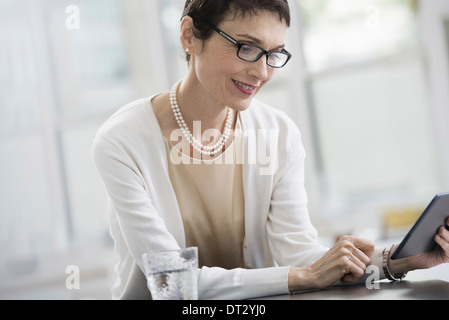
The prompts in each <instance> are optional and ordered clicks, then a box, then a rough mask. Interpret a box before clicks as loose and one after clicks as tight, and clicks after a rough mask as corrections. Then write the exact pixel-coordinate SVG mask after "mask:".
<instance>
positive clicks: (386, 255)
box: [383, 245, 410, 281]
mask: <svg viewBox="0 0 449 320" xmlns="http://www.w3.org/2000/svg"><path fill="white" fill-rule="evenodd" d="M397 247H398V246H397V245H395V246H393V247H392V248H391V249H390V250H388V249H385V250H384V252H383V269H384V272H385V276H386V277H387V278H388V279H389V280H392V281H397V280H402V279H403V278H405V276H406V275H407V272H409V271H410V268H409V265H408V259H407V258H403V259H396V260H392V259H391V258H390V257H391V255H392V254H393V252H394V251H395V250H396V249H397Z"/></svg>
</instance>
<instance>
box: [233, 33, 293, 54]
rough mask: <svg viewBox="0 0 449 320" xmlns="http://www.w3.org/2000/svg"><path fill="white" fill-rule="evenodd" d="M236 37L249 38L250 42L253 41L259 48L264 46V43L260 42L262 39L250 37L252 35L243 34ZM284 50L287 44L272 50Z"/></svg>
mask: <svg viewBox="0 0 449 320" xmlns="http://www.w3.org/2000/svg"><path fill="white" fill-rule="evenodd" d="M236 36H238V37H245V38H248V39H249V40H251V41H253V42H254V43H255V44H257V45H258V46H261V45H262V44H263V43H262V40H260V39H258V38H256V37H254V36H252V35H250V34H248V33H241V34H237V35H236ZM284 48H285V44H281V45H279V46H277V47H276V48H273V49H272V50H276V49H284Z"/></svg>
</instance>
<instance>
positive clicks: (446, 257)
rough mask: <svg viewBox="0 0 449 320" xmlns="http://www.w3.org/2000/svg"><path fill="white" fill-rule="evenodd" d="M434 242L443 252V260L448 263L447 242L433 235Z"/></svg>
mask: <svg viewBox="0 0 449 320" xmlns="http://www.w3.org/2000/svg"><path fill="white" fill-rule="evenodd" d="M434 239H435V242H436V243H437V244H438V245H439V246H440V247H441V249H442V250H443V251H444V253H443V254H444V256H445V257H443V259H444V261H445V262H449V242H448V241H447V240H445V239H443V238H442V237H441V236H440V235H439V234H437V235H435V238H434Z"/></svg>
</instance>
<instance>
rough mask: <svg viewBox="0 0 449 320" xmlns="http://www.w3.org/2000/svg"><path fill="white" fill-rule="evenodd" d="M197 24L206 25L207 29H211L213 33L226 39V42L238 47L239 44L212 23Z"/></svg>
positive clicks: (202, 21)
mask: <svg viewBox="0 0 449 320" xmlns="http://www.w3.org/2000/svg"><path fill="white" fill-rule="evenodd" d="M199 22H201V23H205V24H207V25H208V26H209V27H211V28H212V29H213V30H214V31H216V32H218V33H219V34H220V35H221V36H222V37H224V38H226V39H227V40H228V41H230V42H232V43H233V44H234V45H238V44H239V42H238V41H236V40H235V39H234V38H232V37H231V36H230V35H229V34H227V33H226V32H224V31H221V30H220V29H218V28H217V27H216V26H214V25H213V24H212V23H210V22H207V21H204V20H199Z"/></svg>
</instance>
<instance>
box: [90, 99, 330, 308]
mask: <svg viewBox="0 0 449 320" xmlns="http://www.w3.org/2000/svg"><path fill="white" fill-rule="evenodd" d="M152 98H153V97H150V98H146V99H142V100H138V101H135V102H133V103H130V104H128V105H126V106H124V107H123V108H121V109H120V110H119V111H117V112H116V113H115V114H114V115H113V116H112V117H111V118H110V119H108V120H107V121H106V122H105V123H104V125H103V126H102V127H101V128H100V130H99V131H98V134H97V136H96V139H95V141H94V144H93V159H94V162H95V165H96V167H97V169H98V171H99V173H100V175H101V178H102V179H103V182H104V185H105V188H106V191H107V195H108V211H109V217H110V232H111V236H112V237H113V239H114V241H115V249H114V250H115V253H116V255H117V257H118V263H117V264H116V267H115V269H116V272H117V279H116V282H115V284H114V286H113V288H112V295H113V296H112V297H113V299H151V295H150V294H149V291H148V289H147V286H146V279H145V276H144V274H143V272H142V259H141V255H142V254H143V253H144V252H156V251H161V250H165V249H178V248H182V247H185V236H184V229H183V223H182V219H181V213H180V210H179V207H178V205H177V201H176V195H175V192H174V190H173V188H172V185H171V183H170V179H169V174H168V167H167V161H168V159H167V156H166V152H165V145H164V138H163V135H162V132H161V129H160V126H159V123H158V120H157V118H156V116H155V113H154V110H153V107H152V104H151V100H152ZM240 117H241V121H242V127H243V130H244V154H245V155H247V156H248V157H247V158H246V159H245V161H244V165H243V183H244V196H245V233H246V247H245V248H244V257H245V265H247V266H248V268H247V269H233V270H224V269H221V268H206V267H204V268H202V269H200V270H199V298H200V299H247V298H257V297H261V296H267V295H276V294H286V293H288V286H287V277H288V273H289V270H290V266H306V265H310V264H312V263H313V262H314V261H316V260H317V259H319V258H321V257H322V256H323V255H324V254H325V253H326V252H327V250H328V248H325V247H323V246H321V245H320V244H319V243H317V232H316V230H315V228H314V227H313V226H312V224H311V222H310V219H309V213H308V210H307V195H306V191H305V188H304V159H305V151H304V147H303V144H302V142H301V134H300V132H299V130H298V128H297V126H296V125H295V124H294V123H293V121H292V120H290V119H289V118H288V117H287V116H286V115H285V114H284V113H283V112H280V111H278V110H276V109H273V108H271V107H269V106H267V105H265V104H263V103H261V102H259V101H257V100H254V101H253V102H252V104H251V107H250V108H249V110H248V111H245V112H242V113H241V114H240ZM259 130H260V131H259ZM254 137H256V139H254ZM270 137H271V139H270ZM273 137H274V138H276V139H273ZM270 146H271V148H270ZM267 150H269V151H267ZM269 152H271V153H269ZM268 154H270V156H271V157H272V160H273V159H275V157H273V156H274V155H277V162H274V161H270V162H269V163H268V165H267V161H266V159H265V157H264V156H266V155H268ZM216 187H217V188H219V187H220V186H216Z"/></svg>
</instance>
